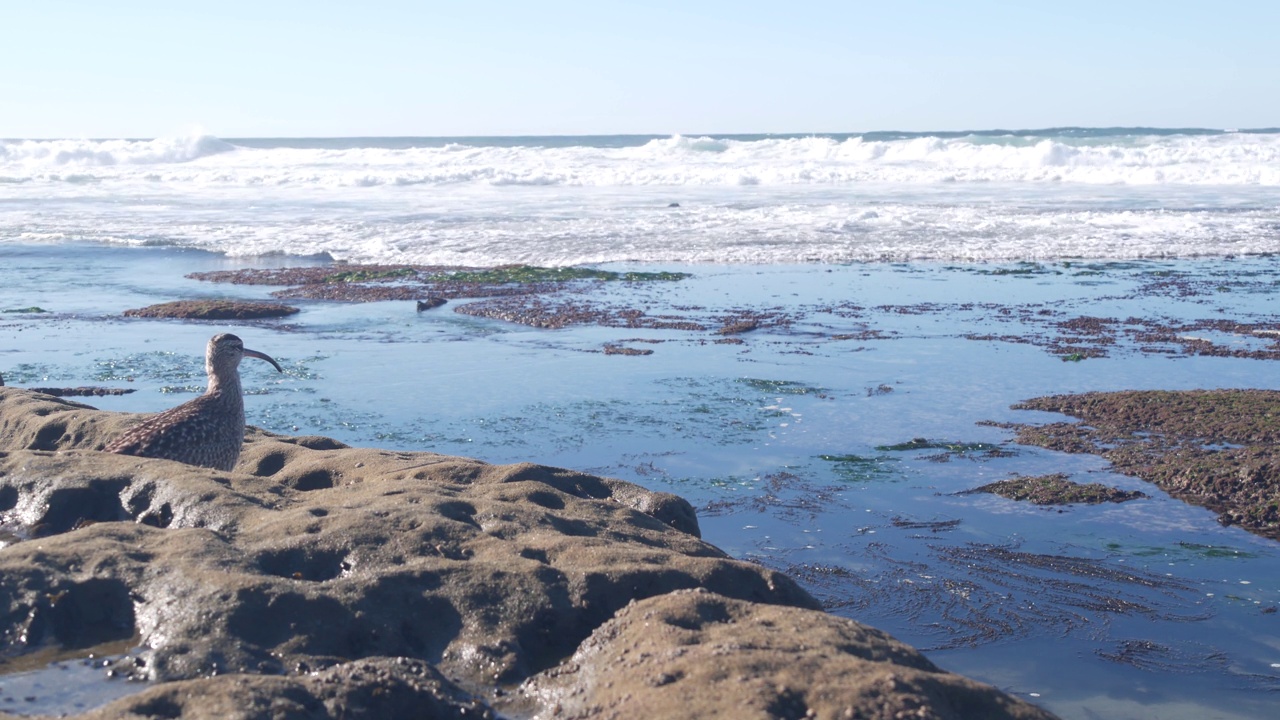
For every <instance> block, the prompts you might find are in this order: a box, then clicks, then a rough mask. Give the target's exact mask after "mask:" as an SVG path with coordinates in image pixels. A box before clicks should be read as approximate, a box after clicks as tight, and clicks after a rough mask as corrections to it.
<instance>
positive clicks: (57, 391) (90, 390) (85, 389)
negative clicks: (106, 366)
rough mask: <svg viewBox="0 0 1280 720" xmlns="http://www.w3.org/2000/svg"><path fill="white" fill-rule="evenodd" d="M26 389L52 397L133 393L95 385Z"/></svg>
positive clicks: (132, 390)
mask: <svg viewBox="0 0 1280 720" xmlns="http://www.w3.org/2000/svg"><path fill="white" fill-rule="evenodd" d="M0 385H4V383H0ZM27 389H28V390H30V391H31V392H38V393H44V394H45V395H52V396H54V397H102V396H104V395H128V394H129V393H131V392H135V391H134V389H133V388H110V387H98V386H97V385H81V386H79V387H69V388H52V387H33V388H27Z"/></svg>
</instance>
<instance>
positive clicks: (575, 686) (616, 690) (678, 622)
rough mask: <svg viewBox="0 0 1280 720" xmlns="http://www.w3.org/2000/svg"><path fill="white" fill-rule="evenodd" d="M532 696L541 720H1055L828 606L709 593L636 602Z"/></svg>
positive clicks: (530, 690)
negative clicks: (832, 612)
mask: <svg viewBox="0 0 1280 720" xmlns="http://www.w3.org/2000/svg"><path fill="white" fill-rule="evenodd" d="M522 691H523V692H524V693H525V694H527V695H529V696H531V697H536V698H538V699H539V700H541V701H542V704H543V707H554V708H555V711H554V712H544V713H543V714H541V715H538V716H536V717H539V718H550V717H557V718H600V719H601V720H607V719H610V718H618V719H619V720H621V719H623V718H639V717H644V718H679V717H686V718H709V717H724V718H735V719H738V718H741V719H743V720H747V719H751V718H759V719H760V720H769V719H770V718H780V717H781V718H810V717H812V718H908V717H910V718H930V719H931V720H967V719H968V718H1046V717H1052V716H1050V715H1049V714H1048V713H1045V712H1044V711H1042V710H1040V709H1039V708H1036V707H1033V706H1031V705H1028V704H1026V703H1023V702H1022V701H1020V700H1016V699H1014V698H1011V697H1010V696H1008V695H1006V694H1004V693H1002V692H1000V691H999V690H996V689H995V688H993V687H991V686H989V685H983V684H981V683H977V682H974V681H972V680H966V679H964V678H961V677H959V676H956V675H953V674H951V673H948V672H945V671H942V670H940V669H938V667H937V666H935V665H934V664H933V663H932V662H930V661H929V660H928V659H926V658H925V657H924V656H923V655H921V654H920V653H919V652H917V651H916V650H915V649H913V648H911V647H910V646H908V645H905V644H903V643H900V642H898V641H897V640H894V639H893V638H892V637H890V636H889V635H887V634H885V633H883V632H880V631H879V630H875V629H874V628H869V627H867V626H865V625H861V624H859V623H856V622H854V621H852V620H847V619H844V618H839V617H836V616H833V615H829V614H827V613H824V612H819V611H815V610H805V609H799V608H793V607H778V606H772V605H766V604H761V603H752V602H744V601H741V600H733V599H730V598H726V597H723V596H720V595H716V594H714V593H712V592H709V591H707V590H705V589H702V588H698V589H694V590H679V591H676V592H673V593H668V594H666V595H661V596H657V597H652V598H648V599H645V600H640V601H637V602H634V603H631V604H630V605H628V606H627V607H625V608H623V609H622V610H621V611H620V612H618V613H617V614H616V615H615V616H614V617H613V618H612V619H611V620H609V621H608V622H607V623H605V624H604V625H602V626H600V628H598V629H597V630H596V631H595V633H593V634H592V635H591V637H590V638H588V639H587V640H586V642H584V643H583V644H582V645H581V647H580V648H579V649H578V651H577V653H575V654H574V656H573V658H572V660H571V661H570V662H568V663H564V664H563V665H561V666H559V667H557V668H554V669H551V670H547V671H545V672H543V673H541V674H539V675H538V676H536V677H534V678H531V679H530V680H529V681H527V682H526V683H525V684H524V686H523V687H522Z"/></svg>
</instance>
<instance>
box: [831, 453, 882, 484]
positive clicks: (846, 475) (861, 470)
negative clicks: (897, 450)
mask: <svg viewBox="0 0 1280 720" xmlns="http://www.w3.org/2000/svg"><path fill="white" fill-rule="evenodd" d="M818 459H819V460H825V461H827V462H829V463H831V470H832V472H834V473H835V474H836V477H838V478H839V479H840V480H843V481H845V482H865V481H868V480H876V479H879V478H883V477H884V476H885V475H890V474H892V473H893V468H892V467H890V464H891V463H896V462H898V459H897V458H892V457H883V456H879V457H866V456H863V455H819V456H818Z"/></svg>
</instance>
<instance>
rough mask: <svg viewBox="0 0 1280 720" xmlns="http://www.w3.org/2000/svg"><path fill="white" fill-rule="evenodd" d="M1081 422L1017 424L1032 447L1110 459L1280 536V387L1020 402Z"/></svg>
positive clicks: (1234, 521)
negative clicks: (1279, 389)
mask: <svg viewBox="0 0 1280 720" xmlns="http://www.w3.org/2000/svg"><path fill="white" fill-rule="evenodd" d="M1013 407H1014V408H1015V409H1023V410H1042V411H1048V412H1057V413H1062V414H1064V415H1069V416H1071V417H1073V418H1076V419H1078V420H1079V421H1080V422H1059V423H1047V424H1043V425H1029V424H1028V425H1014V426H1013V428H1014V429H1015V430H1016V431H1017V437H1016V441H1017V442H1019V443H1022V444H1024V445H1036V446H1039V447H1044V448H1048V449H1051V450H1058V451H1061V452H1070V453H1090V454H1093V455H1099V456H1101V457H1104V458H1106V459H1107V460H1109V461H1110V462H1111V463H1112V466H1113V467H1114V469H1115V470H1117V471H1118V472H1121V473H1124V474H1126V475H1131V476H1134V477H1138V478H1142V479H1143V480H1146V481H1148V482H1150V483H1153V484H1154V485H1156V486H1157V487H1159V488H1160V489H1162V490H1164V491H1165V492H1167V493H1169V494H1170V495H1171V496H1173V497H1175V498H1178V499H1179V500H1182V501H1184V502H1187V503H1191V504H1193V505H1200V506H1203V507H1206V508H1209V509H1210V510H1213V511H1214V512H1216V513H1217V514H1218V521H1219V522H1221V523H1222V524H1224V525H1239V526H1240V527H1241V528H1243V529H1245V530H1248V531H1249V532H1252V533H1255V534H1258V535H1262V536H1264V537H1269V538H1272V539H1276V540H1280V392H1278V391H1275V390H1186V391H1162V390H1150V391H1123V392H1111V393H1083V394H1078V395H1054V396H1049V397H1041V398H1035V399H1033V400H1028V401H1027V402H1024V403H1019V404H1017V405H1014V406H1013Z"/></svg>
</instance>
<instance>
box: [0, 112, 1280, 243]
mask: <svg viewBox="0 0 1280 720" xmlns="http://www.w3.org/2000/svg"><path fill="white" fill-rule="evenodd" d="M1277 186H1280V130H1276V129H1272V130H1259V131H1247V132H1228V131H1211V130H1161V129H1152V128H1133V129H1128V128H1125V129H1101V130H1098V129H1081V128H1061V129H1050V130H1041V131H1018V132H1010V131H1000V130H993V131H984V132H953V133H893V132H880V133H866V134H844V135H778V136H768V135H751V136H671V137H659V136H598V137H525V138H336V139H299V140H289V139H283V140H263V139H220V138H216V137H212V136H207V135H198V136H191V137H180V138H167V139H158V140H40V141H34V140H27V141H13V140H11V141H3V142H0V189H2V190H3V193H0V242H23V243H61V242H74V241H85V242H93V243H103V244H112V245H125V246H157V245H165V246H177V247H189V248H199V249H203V250H210V251H214V252H220V253H226V254H228V255H232V256H260V255H270V254H278V255H290V256H299V255H300V256H312V255H314V256H324V257H329V258H332V259H335V260H343V261H351V262H395V263H428V264H455V265H494V264H505V263H531V264H539V265H578V264H584V263H609V262H640V263H742V264H785V263H811V262H822V263H848V262H862V261H917V260H939V261H965V262H983V261H1008V260H1027V259H1033V260H1052V259H1060V258H1111V259H1132V258H1163V257H1196V256H1224V255H1245V254H1252V253H1266V252H1272V251H1274V250H1275V249H1276V228H1277V227H1280V203H1277V200H1276V188H1277Z"/></svg>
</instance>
